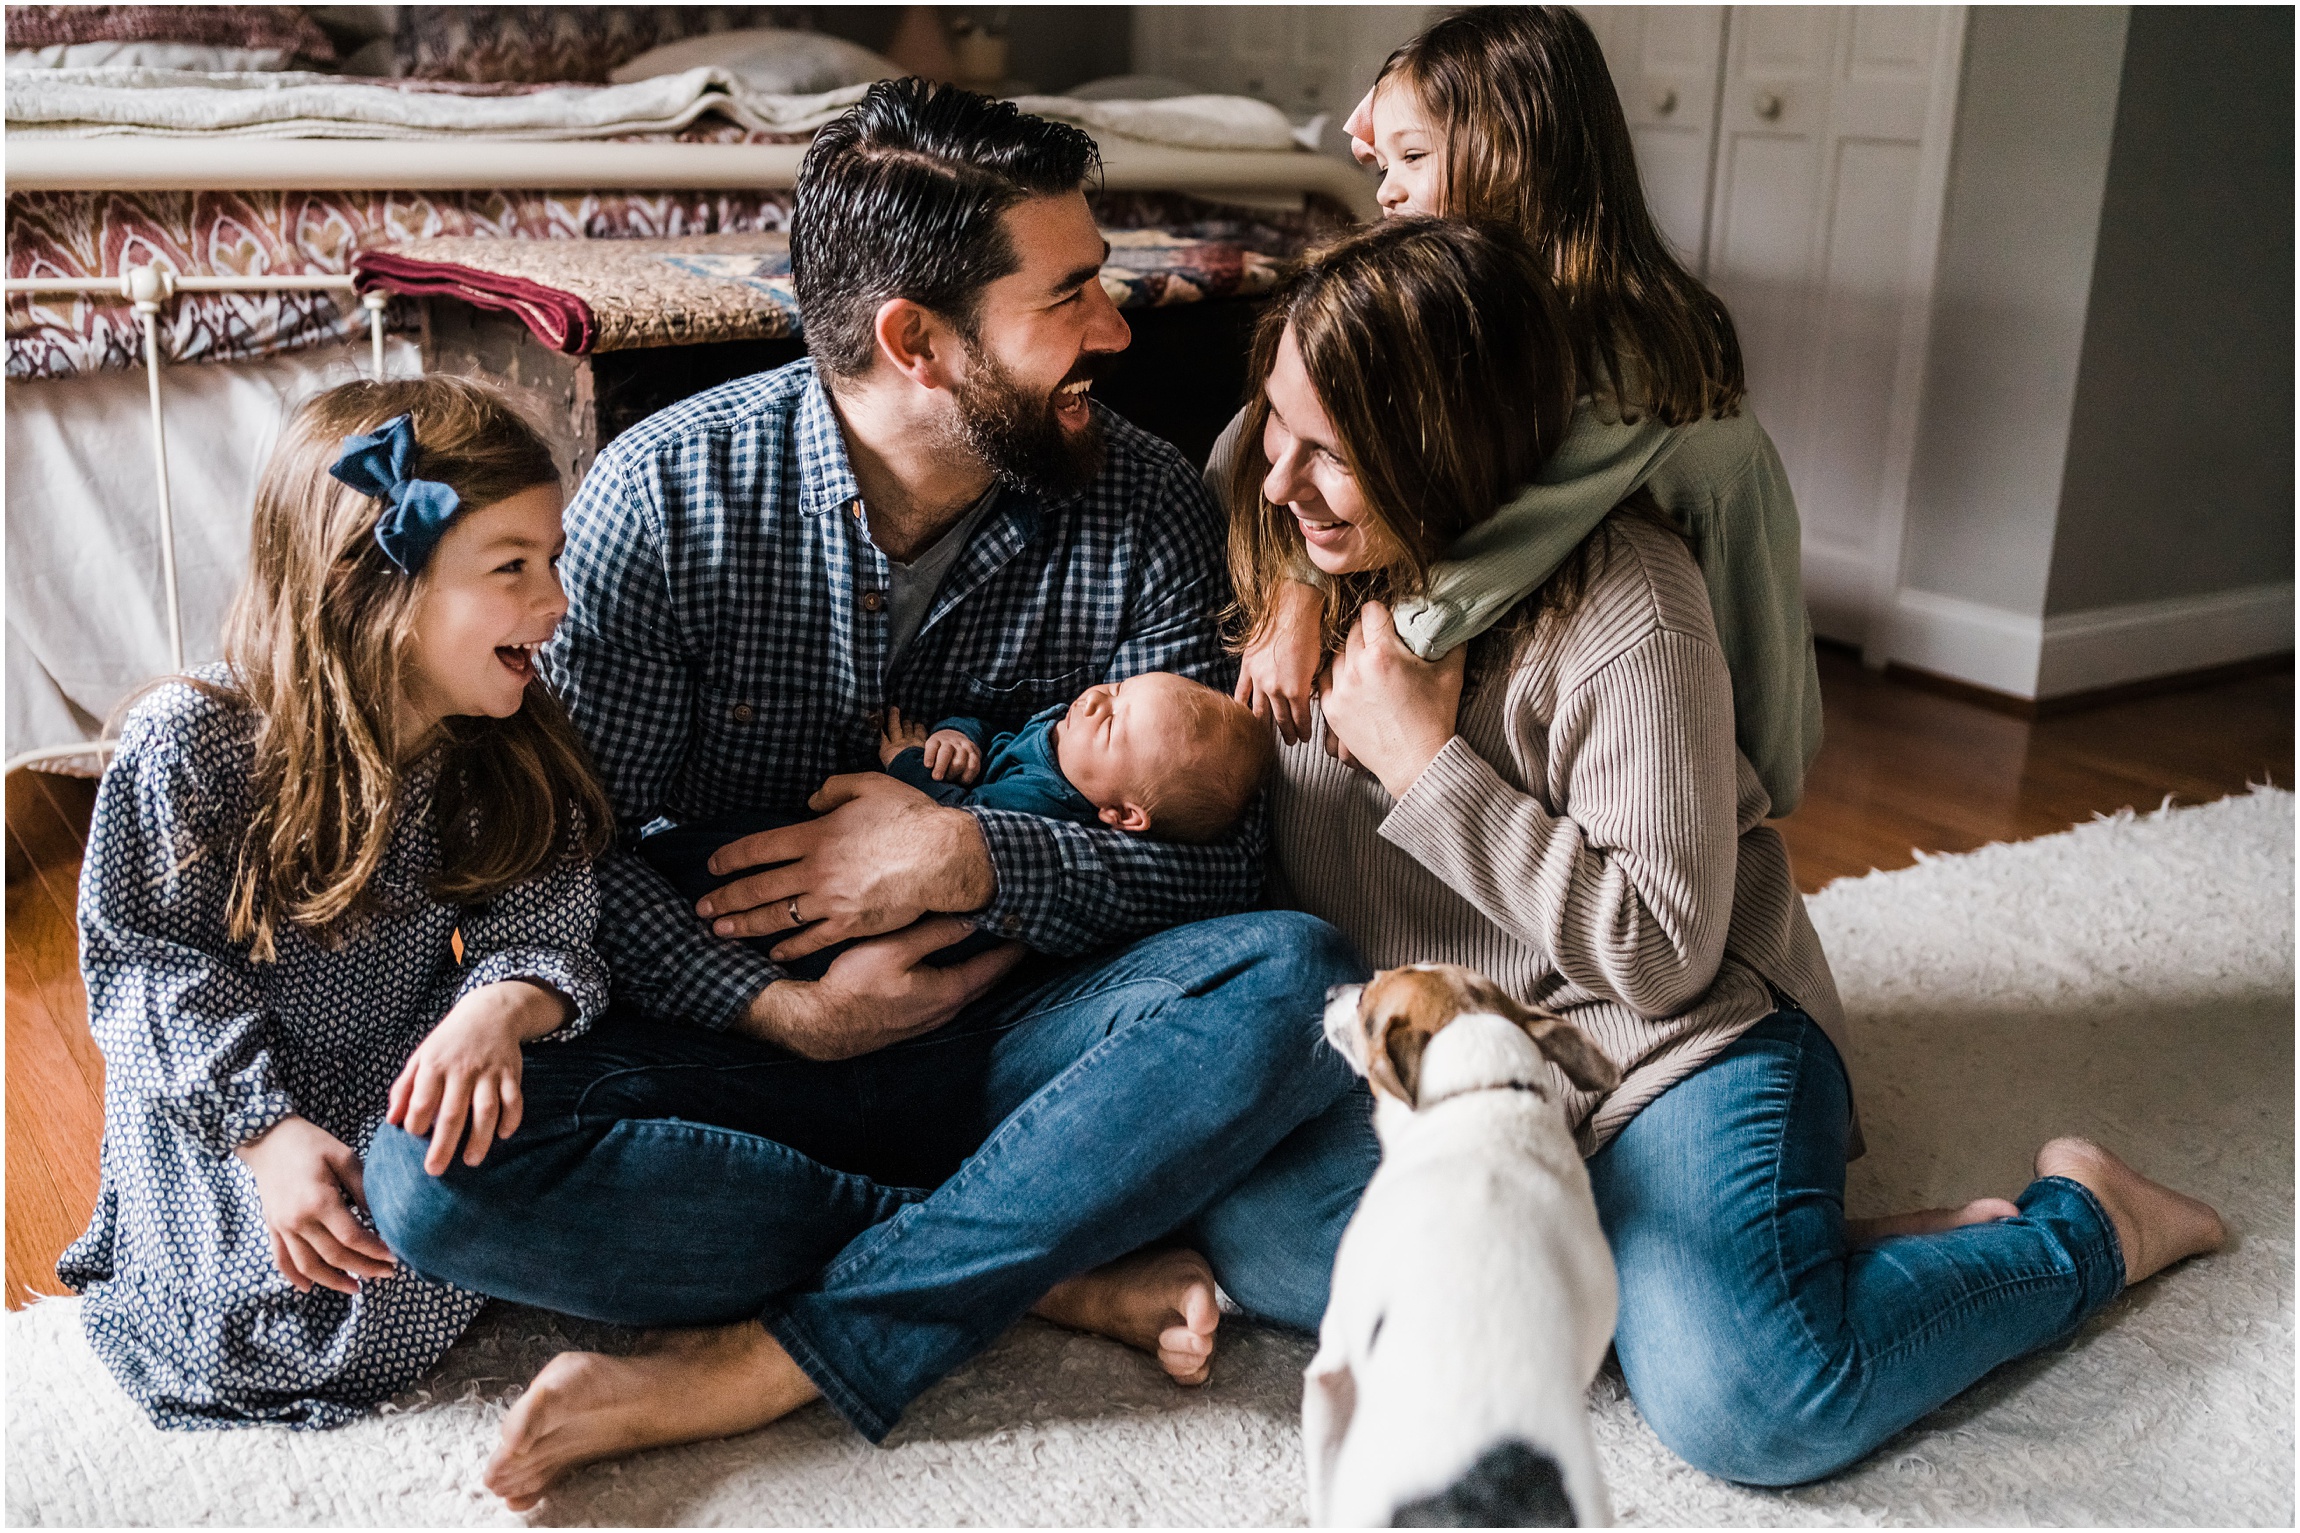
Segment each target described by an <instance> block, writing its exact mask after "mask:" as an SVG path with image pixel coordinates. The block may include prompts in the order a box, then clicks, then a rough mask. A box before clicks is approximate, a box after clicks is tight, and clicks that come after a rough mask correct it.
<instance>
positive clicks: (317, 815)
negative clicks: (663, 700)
mask: <svg viewBox="0 0 2300 1533" xmlns="http://www.w3.org/2000/svg"><path fill="white" fill-rule="evenodd" d="M398 415H409V416H412V417H413V425H414V428H415V440H416V444H417V450H416V454H415V460H414V463H413V464H412V465H411V470H410V471H411V473H412V474H413V475H414V476H415V477H418V478H423V479H434V480H441V481H444V482H445V483H446V484H448V485H449V486H451V487H452V488H453V489H454V490H455V492H456V494H457V496H458V497H460V498H461V500H462V502H463V504H464V505H465V506H466V507H470V508H472V509H477V508H479V507H482V506H487V505H492V504H493V503H495V502H497V501H500V500H504V499H506V498H508V497H510V496H512V495H516V494H518V493H519V492H520V491H522V490H527V489H532V488H534V487H536V486H538V485H546V484H548V485H556V484H558V482H559V473H558V469H557V467H556V465H555V464H554V463H553V461H552V457H551V451H550V448H549V447H548V446H546V445H545V444H544V442H543V440H542V438H541V437H540V436H538V435H537V433H536V431H535V429H534V427H532V426H530V425H529V424H528V423H527V422H526V421H525V420H524V419H522V418H521V417H520V415H519V413H518V412H517V411H515V410H514V409H512V408H511V406H510V405H509V404H507V403H506V402H505V401H504V400H503V398H502V397H501V396H500V395H498V394H496V393H495V392H493V391H492V390H490V389H487V388H485V387H483V386H482V385H480V384H476V383H473V382H470V381H469V380H467V379H462V378H452V377H446V376H433V377H427V378H418V379H408V380H402V381H398V382H392V383H350V384H345V385H343V386H342V387H340V388H335V389H330V390H328V391H327V392H326V393H323V394H319V395H316V396H314V397H313V398H311V399H309V400H307V401H305V403H304V404H303V405H302V406H301V407H300V408H298V409H297V410H296V412H295V414H294V416H293V417H292V418H291V419H290V420H289V422H288V425H287V429H286V431H285V432H284V433H283V434H282V436H281V439H280V444H279V447H278V449H277V450H276V451H275V452H274V453H273V454H272V458H271V461H270V462H269V463H268V464H266V465H265V467H264V471H263V476H262V478H261V479H260V480H259V481H258V482H257V485H256V499H255V514H254V532H253V538H252V541H251V543H250V548H249V558H248V578H247V582H246V584H244V585H243V586H241V588H240V592H239V596H238V598H237V600H236V601H235V602H234V603H233V606H232V610H231V615H230V617H229V618H228V619H227V620H226V624H225V631H224V658H225V660H226V661H227V662H228V664H229V666H230V670H231V683H232V685H231V688H230V689H228V692H227V695H228V696H229V697H230V698H231V700H232V701H235V702H237V703H239V704H241V705H243V706H245V707H247V708H248V709H249V710H251V712H252V713H253V714H254V716H255V721H256V723H255V761H254V766H253V770H252V773H251V778H250V782H249V785H248V787H249V798H250V802H251V806H252V812H251V813H250V815H249V818H248V823H247V829H246V831H245V833H244V834H243V835H242V837H241V839H240V844H239V845H238V847H237V848H234V849H231V851H230V855H232V856H234V857H235V859H236V861H235V866H234V871H233V876H232V893H231V904H230V912H229V921H230V924H229V931H230V935H231V937H232V939H233V940H234V941H237V942H246V943H247V944H249V951H250V953H251V955H252V956H253V957H255V958H256V959H258V960H259V961H266V962H268V961H270V960H272V959H273V958H274V957H276V956H277V940H278V934H279V929H280V927H281V925H282V924H283V923H285V924H288V925H292V926H295V927H297V928H299V929H301V930H303V931H304V932H305V933H306V934H307V935H308V936H310V937H312V938H313V939H315V940H317V941H319V942H321V943H323V944H327V945H333V944H335V943H338V942H340V941H342V940H343V939H344V938H346V937H347V936H349V935H351V932H352V929H353V928H354V927H356V925H357V924H358V922H359V921H360V919H361V918H362V917H363V916H365V915H367V914H369V913H371V912H372V911H374V910H375V909H376V906H377V898H376V894H375V876H376V872H377V870H378V869H379V868H380V867H381V866H382V863H383V859H384V854H385V852H386V850H387V849H388V848H389V846H390V844H391V838H392V833H393V828H394V823H395V818H396V815H397V811H398V805H399V800H400V796H401V790H402V788H403V787H404V785H405V780H406V774H407V769H408V768H409V766H410V765H411V764H412V759H413V758H417V757H420V756H421V755H422V754H423V753H424V752H425V751H426V750H427V749H429V748H432V747H433V746H434V745H436V748H437V749H438V750H439V751H440V760H439V771H438V779H437V786H436V788H435V790H434V794H433V799H432V814H433V819H434V825H433V829H434V831H435V832H436V834H437V837H438V841H439V848H440V861H439V867H438V871H437V872H436V874H435V875H434V877H433V879H432V886H431V892H432V894H433V895H434V897H435V898H438V899H439V900H441V901H443V902H445V903H449V904H456V905H469V904H477V903H479V902H481V901H484V900H487V899H490V898H492V897H493V896H495V895H496V894H498V893H500V892H502V891H503V890H504V889H507V888H509V887H510V886H511V885H513V884H516V883H519V882H520V881H522V880H524V879H526V878H529V877H532V876H533V875H535V874H536V873H538V872H541V871H543V870H544V869H545V868H546V867H548V866H551V865H553V864H554V863H555V862H556V861H558V860H559V859H562V858H568V857H580V858H583V859H586V860H588V859H590V858H592V857H596V856H597V855H598V854H599V853H600V852H601V851H603V850H604V849H605V847H606V844H607V840H608V838H609V836H610V835H611V834H612V827H613V821H612V817H611V813H610V810H609V807H608V804H607V798H606V794H605V793H604V792H603V791H602V790H601V789H600V787H599V784H598V780H597V778H596V777H595V776H594V775H593V774H592V771H591V768H590V764H589V761H588V758H587V757H586V755H585V753H584V751H583V747H582V743H581V741H580V740H579V739H578V738H577V737H576V734H575V731H574V728H573V726H571V725H570V724H569V723H568V721H567V716H566V714H565V713H564V712H562V711H561V709H560V707H559V705H558V703H557V701H556V700H555V699H554V698H553V697H552V696H551V694H550V692H549V690H548V689H547V688H545V687H544V686H542V685H541V684H540V683H534V682H531V683H530V684H529V685H528V688H527V696H526V701H525V703H524V704H523V705H522V706H521V708H520V710H519V711H518V712H517V713H515V714H513V715H512V716H511V717H510V718H507V719H492V718H450V719H447V720H445V721H443V722H442V724H441V726H440V729H439V736H438V738H437V739H436V741H433V740H428V739H424V740H418V739H404V738H402V737H401V736H402V729H403V726H402V723H401V709H400V706H399V700H400V699H401V698H402V697H403V696H404V695H405V689H406V683H407V680H408V676H409V666H410V661H411V656H412V654H413V638H414V632H413V624H414V617H415V610H416V605H417V601H418V598H419V596H420V595H421V593H422V591H423V590H424V583H425V581H426V579H427V578H428V577H427V576H426V575H424V574H417V575H413V576H410V575H407V574H405V573H403V572H402V571H401V570H400V569H399V567H398V566H397V565H395V564H393V563H392V562H391V560H390V559H389V558H387V557H386V556H385V555H384V552H383V550H382V549H381V548H379V547H378V546H377V545H376V541H375V524H376V518H377V516H378V515H379V514H380V512H381V511H382V509H383V502H381V501H379V500H377V499H375V498H373V497H371V496H367V495H362V494H361V493H359V492H358V491H357V490H354V489H352V488H351V487H350V486H348V485H345V484H343V483H340V482H339V481H337V480H336V479H335V478H334V477H333V476H332V475H330V474H329V472H328V470H329V468H330V467H331V466H332V465H333V464H334V463H335V461H336V458H337V456H338V455H339V453H340V450H341V446H342V442H343V439H344V438H345V437H347V436H353V435H359V434H364V433H368V432H372V431H374V430H375V429H376V428H377V427H378V426H380V425H382V424H383V423H384V422H385V421H387V420H390V419H391V418H393V417H394V416H398ZM217 850H218V851H219V852H222V851H223V850H224V849H222V848H218V849H217Z"/></svg>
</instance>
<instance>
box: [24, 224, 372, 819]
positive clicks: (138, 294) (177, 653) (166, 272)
mask: <svg viewBox="0 0 2300 1533" xmlns="http://www.w3.org/2000/svg"><path fill="white" fill-rule="evenodd" d="M6 289H7V291H8V292H9V293H12V294H13V293H72V294H107V295H110V294H117V295H118V296H119V297H121V298H124V299H126V300H128V301H129V302H130V303H132V304H134V305H135V310H136V314H137V316H138V317H139V318H140V319H142V320H143V323H144V372H145V375H146V377H147V378H148V379H149V380H150V382H151V395H152V467H153V475H154V480H155V483H156V487H157V489H158V492H159V510H160V586H161V589H162V591H163V592H164V593H165V594H166V597H167V603H168V656H169V660H170V663H171V664H172V665H173V667H174V668H175V669H176V670H178V671H181V670H182V669H183V668H184V619H183V606H182V602H181V600H180V598H179V596H178V593H177V589H176V514H175V503H174V501H173V500H172V499H171V498H170V496H169V494H168V432H167V422H166V418H165V416H164V414H163V412H162V410H161V408H160V309H161V308H162V306H164V305H165V304H167V303H168V302H169V301H170V300H172V299H173V298H174V297H175V296H176V295H177V294H178V293H278V292H297V291H303V292H308V291H315V290H317V291H331V290H332V291H336V292H346V293H348V292H351V291H353V283H352V279H351V278H350V277H348V276H295V277H185V276H179V275H177V273H176V272H175V271H174V269H172V268H170V267H166V266H161V265H158V264H156V263H153V264H146V265H141V266H131V267H129V268H128V269H127V270H126V271H125V272H122V273H121V274H120V275H119V276H118V277H117V278H112V277H10V278H8V279H7V283H6ZM389 302H390V299H389V297H388V296H387V295H385V294H383V293H369V294H367V295H365V296H364V297H362V298H361V299H360V306H361V307H362V308H364V309H366V310H367V329H368V337H369V340H370V341H371V342H372V343H373V348H374V360H375V376H376V377H377V378H378V379H381V378H382V377H383V350H384V348H383V311H384V308H385V306H386V305H388V304H389ZM119 743H120V742H119V741H118V739H117V738H114V737H112V736H105V737H102V738H99V739H95V740H83V741H81V742H80V743H79V744H77V745H47V746H41V747H39V748H38V749H36V750H28V751H23V752H20V753H18V754H17V755H14V756H11V757H9V758H8V759H7V761H6V762H5V763H0V775H5V774H6V773H11V772H14V771H16V770H17V769H18V768H20V767H28V766H40V765H44V764H46V763H49V762H55V761H71V760H74V759H77V758H79V757H83V756H93V757H98V758H101V757H103V756H106V755H108V754H110V752H111V751H112V750H113V749H114V748H115V747H116V746H118V744H119Z"/></svg>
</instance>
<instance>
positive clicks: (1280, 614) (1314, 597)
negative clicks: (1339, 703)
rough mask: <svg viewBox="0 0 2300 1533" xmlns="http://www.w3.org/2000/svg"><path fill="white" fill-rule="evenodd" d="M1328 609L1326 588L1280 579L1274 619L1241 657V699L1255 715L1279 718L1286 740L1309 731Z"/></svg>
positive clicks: (1292, 740) (1271, 719) (1292, 742)
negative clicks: (1321, 589) (1323, 590)
mask: <svg viewBox="0 0 2300 1533" xmlns="http://www.w3.org/2000/svg"><path fill="white" fill-rule="evenodd" d="M1325 612H1326V598H1325V594H1324V593H1323V592H1321V591H1319V590H1318V588H1317V587H1315V586H1310V585H1304V584H1303V583H1302V582H1300V581H1298V580H1288V581H1283V582H1281V583H1280V584H1279V586H1278V590H1277V595H1276V598H1275V600H1274V601H1273V602H1272V604H1271V608H1270V620H1269V621H1268V622H1267V623H1265V624H1264V625H1263V627H1262V631H1261V632H1260V633H1258V634H1256V635H1255V636H1254V639H1253V641H1252V642H1250V643H1249V644H1247V646H1246V652H1245V653H1244V654H1242V655H1240V656H1239V657H1238V688H1237V698H1238V701H1239V702H1241V703H1244V704H1245V705H1246V706H1247V707H1248V708H1251V709H1253V710H1254V717H1256V718H1258V719H1261V720H1263V721H1264V722H1265V723H1273V724H1276V725H1277V726H1278V734H1279V736H1280V737H1281V738H1282V739H1284V740H1285V742H1286V743H1287V744H1288V745H1296V744H1299V743H1300V742H1302V741H1304V740H1307V739H1308V738H1309V737H1310V701H1311V699H1312V698H1314V697H1315V696H1316V695H1317V690H1318V687H1317V683H1318V666H1319V664H1320V663H1321V662H1322V661H1324V659H1325V655H1324V653H1323V650H1324V646H1323V645H1321V644H1320V643H1319V639H1320V637H1321V635H1320V633H1319V629H1320V628H1321V627H1322V626H1323V619H1324V617H1325Z"/></svg>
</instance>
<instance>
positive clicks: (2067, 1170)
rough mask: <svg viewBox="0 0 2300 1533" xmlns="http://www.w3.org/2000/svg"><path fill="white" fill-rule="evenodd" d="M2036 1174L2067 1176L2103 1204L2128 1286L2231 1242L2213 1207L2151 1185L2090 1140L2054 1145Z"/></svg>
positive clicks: (2039, 1157) (2042, 1154) (2041, 1154)
mask: <svg viewBox="0 0 2300 1533" xmlns="http://www.w3.org/2000/svg"><path fill="white" fill-rule="evenodd" d="M2036 1174H2037V1175H2038V1176H2065V1177H2067V1178H2068V1179H2069V1180H2070V1181H2072V1182H2076V1183H2078V1184H2080V1185H2081V1186H2083V1187H2084V1188H2085V1190H2086V1191H2088V1192H2090V1193H2091V1194H2092V1195H2093V1196H2094V1197H2096V1198H2098V1199H2100V1206H2101V1207H2103V1208H2105V1209H2107V1210H2108V1222H2109V1223H2111V1224H2113V1225H2115V1226H2116V1241H2117V1244H2118V1245H2120V1246H2122V1247H2123V1248H2124V1281H2125V1284H2126V1286H2127V1287H2129V1286H2131V1285H2132V1284H2134V1283H2137V1282H2139V1281H2141V1280H2142V1279H2143V1278H2151V1277H2154V1276H2156V1274H2157V1273H2159V1272H2162V1271H2163V1270H2164V1269H2165V1268H2167V1267H2169V1266H2171V1265H2172V1264H2173V1263H2174V1262H2176V1261H2179V1260H2180V1259H2181V1258H2182V1257H2187V1256H2199V1255H2202V1254H2203V1253H2204V1252H2206V1251H2217V1250H2219V1249H2220V1247H2221V1245H2222V1244H2223V1243H2224V1242H2225V1241H2226V1240H2227V1239H2228V1226H2227V1225H2225V1224H2222V1223H2221V1222H2220V1215H2219V1214H2217V1213H2215V1212H2214V1211H2213V1208H2212V1205H2211V1204H2209V1203H2205V1202H2201V1201H2199V1200H2198V1199H2195V1198H2192V1197H2190V1196H2188V1195H2187V1194H2186V1193H2182V1192H2174V1191H2173V1190H2172V1189H2171V1188H2169V1187H2167V1186H2165V1185H2164V1184H2163V1183H2161V1182H2152V1181H2150V1180H2149V1179H2148V1178H2147V1177H2145V1176H2142V1175H2141V1174H2140V1173H2139V1172H2137V1171H2135V1170H2133V1169H2132V1167H2130V1166H2128V1165H2126V1164H2125V1163H2124V1162H2123V1161H2121V1160H2119V1159H2117V1158H2116V1157H2115V1156H2114V1155H2111V1154H2110V1153H2109V1152H2108V1151H2106V1150H2104V1149H2102V1148H2101V1147H2100V1146H2099V1145H2097V1144H2094V1143H2093V1142H2092V1141H2091V1140H2089V1139H2055V1140H2053V1141H2051V1142H2050V1143H2049V1144H2047V1145H2046V1146H2045V1147H2044V1148H2043V1149H2041V1150H2039V1151H2037V1152H2036Z"/></svg>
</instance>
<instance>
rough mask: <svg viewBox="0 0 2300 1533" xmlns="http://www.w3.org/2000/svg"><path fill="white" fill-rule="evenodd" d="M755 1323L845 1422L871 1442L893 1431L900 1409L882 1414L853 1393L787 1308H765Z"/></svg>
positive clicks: (883, 1437) (884, 1438) (899, 1417)
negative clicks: (780, 1346) (777, 1344)
mask: <svg viewBox="0 0 2300 1533" xmlns="http://www.w3.org/2000/svg"><path fill="white" fill-rule="evenodd" d="M759 1324H761V1325H763V1326H765V1327H766V1328H767V1334H768V1335H769V1336H772V1337H774V1339H775V1340H776V1341H778V1342H780V1343H781V1344H782V1348H783V1350H784V1351H785V1352H788V1353H789V1354H790V1355H791V1361H792V1362H794V1363H796V1364H798V1365H799V1371H800V1372H801V1373H804V1374H805V1375H806V1376H807V1377H808V1378H809V1379H810V1380H812V1381H813V1382H814V1386H815V1388H816V1389H818V1390H820V1391H821V1392H822V1397H823V1401H824V1403H825V1404H827V1405H829V1406H830V1408H831V1409H832V1410H834V1411H837V1412H838V1413H839V1415H840V1416H842V1417H844V1418H845V1419H846V1423H847V1425H848V1426H851V1427H853V1428H854V1429H855V1430H856V1431H858V1432H860V1433H862V1435H863V1436H864V1437H866V1438H868V1439H869V1440H870V1441H871V1442H873V1443H880V1442H884V1441H886V1435H887V1433H889V1432H891V1431H893V1430H894V1426H895V1422H896V1421H898V1420H900V1419H901V1416H902V1412H901V1411H900V1410H899V1409H897V1410H896V1411H895V1413H894V1414H893V1415H891V1416H889V1415H886V1414H883V1413H882V1412H880V1411H878V1410H876V1409H874V1408H873V1407H872V1406H871V1405H870V1404H869V1402H867V1401H865V1400H864V1399H863V1397H862V1396H860V1395H858V1394H856V1393H855V1392H854V1389H853V1387H852V1386H851V1385H849V1384H848V1383H847V1381H846V1380H845V1379H844V1378H842V1377H841V1376H840V1375H839V1372H838V1370H837V1369H835V1368H833V1367H832V1366H831V1365H830V1362H829V1360H828V1359H826V1358H825V1357H824V1356H823V1353H822V1349H821V1348H820V1347H817V1346H816V1345H815V1344H814V1341H813V1339H812V1338H810V1337H809V1336H808V1335H807V1333H806V1332H805V1330H804V1329H802V1328H801V1327H800V1325H799V1323H798V1321H797V1320H795V1319H793V1318H792V1317H791V1315H790V1313H789V1312H788V1311H786V1310H784V1309H782V1308H781V1307H779V1306H778V1307H776V1308H773V1309H769V1310H767V1311H766V1312H765V1313H763V1314H762V1315H760V1316H759Z"/></svg>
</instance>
